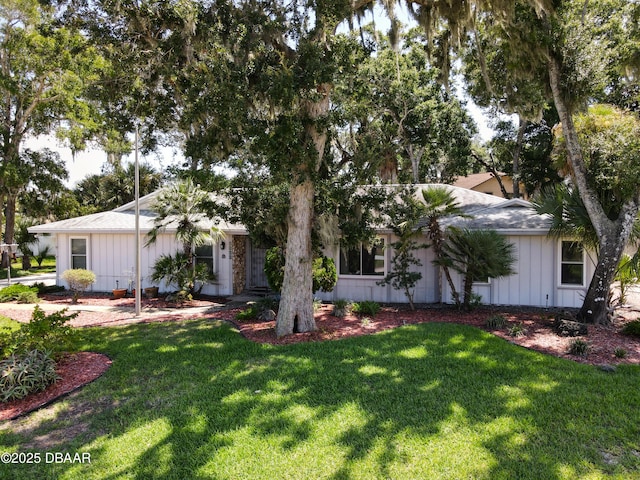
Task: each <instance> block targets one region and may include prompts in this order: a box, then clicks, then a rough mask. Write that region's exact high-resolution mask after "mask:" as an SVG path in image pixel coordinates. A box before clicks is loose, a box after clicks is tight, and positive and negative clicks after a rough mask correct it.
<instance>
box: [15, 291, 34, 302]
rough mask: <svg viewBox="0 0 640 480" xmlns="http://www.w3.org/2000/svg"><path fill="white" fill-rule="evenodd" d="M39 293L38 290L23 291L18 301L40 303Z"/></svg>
mask: <svg viewBox="0 0 640 480" xmlns="http://www.w3.org/2000/svg"><path fill="white" fill-rule="evenodd" d="M38 300H39V299H38V294H37V293H36V292H22V293H19V294H18V297H17V298H16V301H17V302H18V303H38Z"/></svg>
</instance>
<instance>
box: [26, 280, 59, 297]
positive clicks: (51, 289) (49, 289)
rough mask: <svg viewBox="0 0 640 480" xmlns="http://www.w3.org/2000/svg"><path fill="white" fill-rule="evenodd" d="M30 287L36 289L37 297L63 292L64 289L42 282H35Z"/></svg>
mask: <svg viewBox="0 0 640 480" xmlns="http://www.w3.org/2000/svg"><path fill="white" fill-rule="evenodd" d="M32 287H34V288H37V289H38V294H39V295H42V294H45V293H57V292H64V290H65V288H64V287H63V286H62V285H45V284H44V283H43V282H36V283H34V284H33V285H32Z"/></svg>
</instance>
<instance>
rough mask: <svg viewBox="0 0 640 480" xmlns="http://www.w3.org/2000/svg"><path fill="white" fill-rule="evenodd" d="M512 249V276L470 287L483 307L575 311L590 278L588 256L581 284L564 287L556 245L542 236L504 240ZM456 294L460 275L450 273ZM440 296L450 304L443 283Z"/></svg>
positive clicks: (510, 237) (461, 284) (515, 237)
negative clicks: (564, 309) (479, 298)
mask: <svg viewBox="0 0 640 480" xmlns="http://www.w3.org/2000/svg"><path fill="white" fill-rule="evenodd" d="M507 238H508V240H509V242H511V243H512V244H513V245H514V246H515V252H514V253H515V257H516V262H515V264H514V265H513V269H514V270H515V272H516V273H514V274H513V275H510V276H508V277H502V278H497V279H496V278H492V279H490V280H489V283H474V285H473V292H474V293H476V294H478V295H480V296H481V298H482V300H481V303H482V304H485V305H514V306H519V305H527V306H535V307H545V308H546V307H568V308H579V307H580V306H581V305H582V301H583V299H584V295H585V293H586V291H587V287H588V285H587V284H586V279H589V278H591V277H592V276H593V270H594V267H593V264H592V262H590V261H589V257H588V255H587V256H586V261H585V264H584V268H585V284H584V285H576V286H568V285H561V281H560V268H559V265H560V258H559V257H560V248H559V242H558V241H556V240H552V239H549V238H547V237H546V236H542V235H522V236H508V237H507ZM451 276H452V278H453V281H454V284H455V285H456V288H457V289H458V292H459V293H460V295H461V296H462V294H463V278H462V275H460V274H457V273H456V272H455V271H452V272H451ZM443 290H444V296H443V298H444V299H446V301H447V302H449V303H452V296H451V289H450V287H449V285H448V284H447V283H446V281H443Z"/></svg>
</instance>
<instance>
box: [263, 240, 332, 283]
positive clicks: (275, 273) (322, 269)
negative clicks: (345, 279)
mask: <svg viewBox="0 0 640 480" xmlns="http://www.w3.org/2000/svg"><path fill="white" fill-rule="evenodd" d="M284 263H285V254H284V251H283V250H282V249H281V248H280V247H273V248H270V249H269V250H267V252H266V255H265V261H264V273H265V275H266V276H267V283H268V284H269V288H271V290H273V291H274V292H280V291H281V290H282V282H283V281H284ZM312 275H313V286H312V290H313V291H314V292H317V291H318V290H322V291H324V292H330V291H332V290H333V287H335V286H336V283H337V281H338V273H337V270H336V264H335V262H334V261H333V259H332V258H329V257H325V256H324V255H323V256H321V257H316V258H314V260H313V265H312Z"/></svg>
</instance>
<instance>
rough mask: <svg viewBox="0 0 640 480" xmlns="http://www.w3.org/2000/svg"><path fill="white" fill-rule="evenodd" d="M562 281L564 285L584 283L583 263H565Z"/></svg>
mask: <svg viewBox="0 0 640 480" xmlns="http://www.w3.org/2000/svg"><path fill="white" fill-rule="evenodd" d="M561 283H562V284H563V285H582V265H577V264H570V263H569V264H567V263H565V264H563V265H562V275H561Z"/></svg>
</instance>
